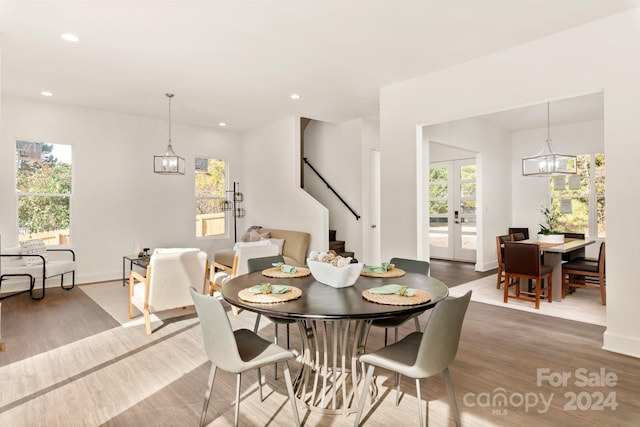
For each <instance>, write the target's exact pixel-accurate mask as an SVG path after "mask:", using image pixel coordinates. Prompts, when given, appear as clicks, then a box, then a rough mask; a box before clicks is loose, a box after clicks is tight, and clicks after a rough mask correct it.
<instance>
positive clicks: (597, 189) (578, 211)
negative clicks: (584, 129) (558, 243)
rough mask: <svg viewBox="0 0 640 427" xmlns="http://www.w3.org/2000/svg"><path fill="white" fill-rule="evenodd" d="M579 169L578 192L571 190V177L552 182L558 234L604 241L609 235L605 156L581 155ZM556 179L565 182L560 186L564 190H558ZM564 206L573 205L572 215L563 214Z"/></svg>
mask: <svg viewBox="0 0 640 427" xmlns="http://www.w3.org/2000/svg"><path fill="white" fill-rule="evenodd" d="M577 166H578V167H577V170H578V173H577V176H578V178H579V184H580V185H579V186H576V188H570V185H569V177H553V178H551V180H550V194H551V210H552V211H553V213H554V214H555V215H556V216H557V217H558V225H557V230H559V231H565V232H574V233H584V234H585V235H587V236H592V237H601V238H603V237H605V235H606V227H605V218H604V208H605V197H604V196H605V157H604V154H603V153H597V154H586V155H580V156H578V165H577ZM555 179H560V180H564V183H563V185H560V186H559V187H563V188H556V185H555V184H554V180H555ZM561 183H562V181H561ZM563 202H564V203H566V202H570V203H571V213H563V212H561V209H560V206H561V203H563ZM594 215H595V217H593V216H594ZM592 228H593V229H592ZM596 234H597V236H596Z"/></svg>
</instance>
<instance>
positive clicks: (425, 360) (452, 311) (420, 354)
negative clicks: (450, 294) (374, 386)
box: [354, 291, 471, 427]
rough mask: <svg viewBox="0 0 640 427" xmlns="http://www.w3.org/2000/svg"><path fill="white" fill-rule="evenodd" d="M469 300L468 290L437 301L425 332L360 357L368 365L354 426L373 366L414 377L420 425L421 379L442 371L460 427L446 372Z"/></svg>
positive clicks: (413, 334)
mask: <svg viewBox="0 0 640 427" xmlns="http://www.w3.org/2000/svg"><path fill="white" fill-rule="evenodd" d="M470 299H471V291H468V292H467V293H466V294H465V295H463V296H461V297H460V298H449V299H446V300H443V301H441V302H439V303H438V304H437V305H436V307H435V308H434V309H433V313H431V316H429V320H428V321H427V326H426V327H425V330H424V332H413V333H411V334H409V335H407V336H406V337H404V338H403V339H401V340H400V341H398V342H397V343H394V344H391V345H390V346H388V347H383V348H381V349H380V350H377V351H375V352H373V353H369V354H364V355H362V356H360V359H359V360H360V362H361V363H364V364H365V365H368V368H367V374H366V377H365V380H364V384H363V386H362V394H361V395H360V401H359V402H358V412H357V414H356V419H355V422H354V426H356V427H357V426H358V425H359V424H360V418H361V417H362V413H363V412H364V406H365V403H366V401H367V396H368V395H369V386H370V385H371V380H372V378H373V371H374V369H375V367H376V366H377V367H380V368H383V369H388V370H390V371H393V372H396V373H400V374H401V375H404V376H407V377H410V378H414V379H415V380H416V397H417V398H418V416H419V417H420V426H421V427H422V426H423V425H424V417H423V415H422V398H421V397H420V380H421V379H424V378H429V377H432V376H434V375H437V374H439V373H441V372H442V374H443V375H444V381H445V384H446V386H447V391H448V394H449V400H450V401H451V407H452V410H453V416H454V418H455V421H456V425H457V426H460V414H459V413H458V405H457V404H456V398H455V393H454V389H453V383H452V381H451V374H450V373H449V364H450V363H451V362H452V361H453V359H454V358H455V357H456V353H457V352H458V343H459V342H460V333H461V331H462V322H463V320H464V316H465V313H466V311H467V307H468V306H469V300H470Z"/></svg>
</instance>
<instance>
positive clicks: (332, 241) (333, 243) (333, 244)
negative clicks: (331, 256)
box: [329, 230, 355, 258]
mask: <svg viewBox="0 0 640 427" xmlns="http://www.w3.org/2000/svg"><path fill="white" fill-rule="evenodd" d="M329 250H332V251H335V253H336V254H338V255H340V256H343V257H351V258H355V257H354V253H353V252H347V251H346V250H345V242H344V240H336V230H329Z"/></svg>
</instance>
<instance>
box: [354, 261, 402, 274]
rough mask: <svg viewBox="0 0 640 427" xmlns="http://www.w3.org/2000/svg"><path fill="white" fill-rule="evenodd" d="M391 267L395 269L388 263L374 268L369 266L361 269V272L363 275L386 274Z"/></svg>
mask: <svg viewBox="0 0 640 427" xmlns="http://www.w3.org/2000/svg"><path fill="white" fill-rule="evenodd" d="M393 267H395V266H394V265H393V264H389V263H388V262H383V263H382V265H376V266H373V265H371V266H369V267H362V271H364V272H365V273H386V272H387V271H389V270H391V269H392V268H393Z"/></svg>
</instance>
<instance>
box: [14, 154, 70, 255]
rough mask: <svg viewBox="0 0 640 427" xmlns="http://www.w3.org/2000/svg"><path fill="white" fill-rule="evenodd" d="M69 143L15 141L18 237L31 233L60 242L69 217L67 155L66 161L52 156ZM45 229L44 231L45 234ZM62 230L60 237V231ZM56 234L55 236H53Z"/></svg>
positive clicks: (23, 238)
mask: <svg viewBox="0 0 640 427" xmlns="http://www.w3.org/2000/svg"><path fill="white" fill-rule="evenodd" d="M56 148H58V149H61V150H62V151H66V152H68V153H70V147H69V146H63V145H54V144H44V143H33V142H25V141H17V142H16V192H17V193H18V232H19V235H20V237H19V239H20V240H27V239H29V238H30V237H33V235H34V234H37V233H39V234H41V235H39V236H36V237H40V238H43V240H44V241H45V243H48V244H52V243H63V242H66V239H67V238H68V229H69V225H70V221H71V215H70V203H71V160H70V159H71V156H70V154H69V156H68V157H69V159H68V160H67V161H64V160H59V159H58V158H56V157H55V156H54V150H55V149H56ZM47 233H48V234H47ZM61 234H64V235H65V237H64V239H62V240H61V238H60V235H61ZM54 236H56V237H54Z"/></svg>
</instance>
